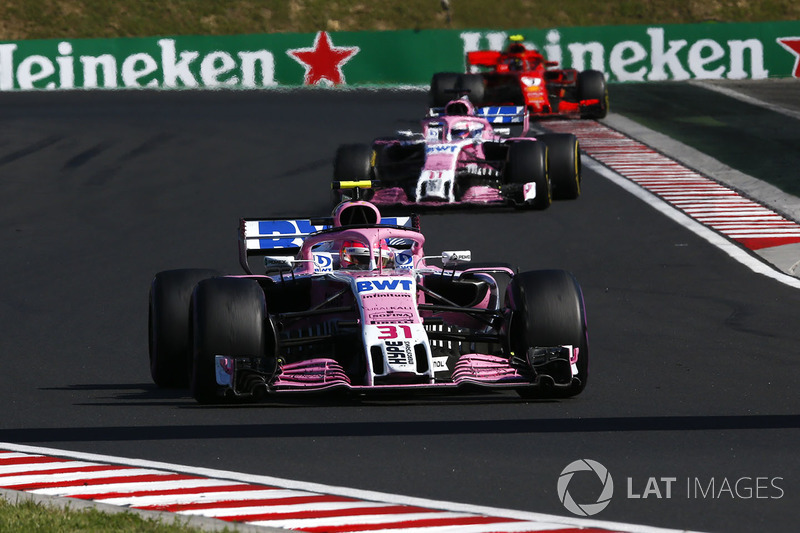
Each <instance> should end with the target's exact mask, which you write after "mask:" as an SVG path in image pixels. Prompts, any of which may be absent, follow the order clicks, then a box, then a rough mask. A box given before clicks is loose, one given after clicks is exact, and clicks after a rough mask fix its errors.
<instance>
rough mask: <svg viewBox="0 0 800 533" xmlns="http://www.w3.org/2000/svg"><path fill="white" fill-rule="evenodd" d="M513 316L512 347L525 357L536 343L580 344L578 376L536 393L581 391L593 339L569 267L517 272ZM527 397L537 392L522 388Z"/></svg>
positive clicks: (513, 284) (512, 290)
mask: <svg viewBox="0 0 800 533" xmlns="http://www.w3.org/2000/svg"><path fill="white" fill-rule="evenodd" d="M507 296H508V301H507V303H508V305H509V308H510V309H511V320H510V324H509V327H508V341H509V347H510V349H511V350H512V351H513V352H514V354H515V355H517V356H518V357H524V356H525V354H526V353H527V351H528V349H530V348H533V347H553V346H561V345H572V346H573V347H576V348H578V360H577V363H576V365H577V368H578V373H577V375H576V376H574V377H576V378H577V381H576V380H573V382H572V384H571V385H569V386H568V387H559V388H553V389H551V390H546V391H543V392H537V393H535V394H536V396H537V397H542V396H547V397H551V398H552V397H555V398H567V397H570V396H575V395H577V394H580V393H581V391H583V389H584V388H585V387H586V381H587V379H588V377H589V339H588V334H587V328H586V310H585V307H584V302H583V293H582V291H581V288H580V286H579V285H578V282H577V280H576V279H575V277H574V276H573V275H572V274H570V273H569V272H567V271H565V270H535V271H530V272H523V273H521V274H517V275H516V276H514V278H513V279H512V280H511V283H510V284H509V286H508V294H507ZM520 395H521V396H523V397H528V396H533V395H532V394H529V392H528V391H526V390H521V391H520Z"/></svg>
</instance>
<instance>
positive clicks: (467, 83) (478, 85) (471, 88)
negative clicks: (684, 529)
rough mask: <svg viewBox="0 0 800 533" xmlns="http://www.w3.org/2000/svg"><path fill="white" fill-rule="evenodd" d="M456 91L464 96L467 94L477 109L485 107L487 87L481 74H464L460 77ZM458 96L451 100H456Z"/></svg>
mask: <svg viewBox="0 0 800 533" xmlns="http://www.w3.org/2000/svg"><path fill="white" fill-rule="evenodd" d="M456 90H457V91H460V92H461V93H462V94H466V95H467V98H469V101H470V102H472V105H474V106H475V107H480V106H482V105H483V101H484V97H485V95H486V85H485V84H484V81H483V76H481V75H480V74H462V75H461V76H459V77H458V81H457V82H456ZM457 97H458V94H455V95H453V96H452V97H451V98H450V99H451V100H454V99H455V98H457Z"/></svg>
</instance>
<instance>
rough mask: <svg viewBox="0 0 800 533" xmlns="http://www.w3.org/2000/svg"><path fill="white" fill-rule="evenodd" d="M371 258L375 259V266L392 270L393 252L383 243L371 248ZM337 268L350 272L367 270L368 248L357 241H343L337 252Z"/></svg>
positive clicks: (368, 265) (368, 260)
mask: <svg viewBox="0 0 800 533" xmlns="http://www.w3.org/2000/svg"><path fill="white" fill-rule="evenodd" d="M372 256H373V257H374V258H375V266H380V267H381V268H394V252H392V250H390V249H389V246H388V245H387V244H386V243H385V242H384V241H381V243H380V245H378V246H377V247H376V248H373V250H372ZM339 267H340V268H346V269H351V270H369V268H370V255H369V247H368V246H367V245H366V244H364V243H363V242H359V241H344V242H343V243H342V248H341V250H340V251H339Z"/></svg>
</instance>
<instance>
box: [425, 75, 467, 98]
mask: <svg viewBox="0 0 800 533" xmlns="http://www.w3.org/2000/svg"><path fill="white" fill-rule="evenodd" d="M459 76H460V74H459V73H457V72H437V73H436V74H434V75H433V78H431V88H430V90H429V91H428V105H429V107H444V106H445V105H447V102H449V101H450V100H453V99H454V98H455V96H456V94H455V93H454V92H453V90H454V89H455V88H456V82H457V81H458V77H459Z"/></svg>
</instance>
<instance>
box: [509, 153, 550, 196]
mask: <svg viewBox="0 0 800 533" xmlns="http://www.w3.org/2000/svg"><path fill="white" fill-rule="evenodd" d="M503 175H504V179H505V182H506V184H507V185H506V189H507V190H508V192H509V194H510V195H511V197H510V199H511V200H512V201H513V202H514V203H515V204H516V205H517V206H518V207H528V208H533V209H547V208H548V207H550V204H551V203H552V201H553V193H552V188H551V184H550V173H549V169H548V154H547V145H546V144H545V143H544V142H541V141H519V142H514V143H511V144H510V145H509V147H508V153H507V154H506V166H505V170H504V172H503ZM531 182H533V183H535V184H536V195H535V197H534V198H533V200H528V201H527V202H526V201H525V199H524V198H525V197H524V189H523V187H524V184H525V183H531Z"/></svg>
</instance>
